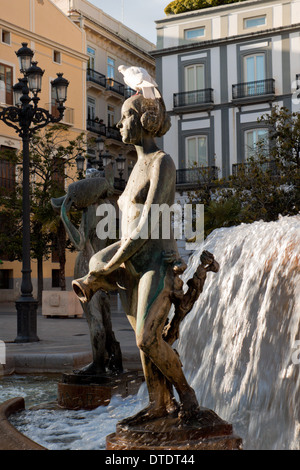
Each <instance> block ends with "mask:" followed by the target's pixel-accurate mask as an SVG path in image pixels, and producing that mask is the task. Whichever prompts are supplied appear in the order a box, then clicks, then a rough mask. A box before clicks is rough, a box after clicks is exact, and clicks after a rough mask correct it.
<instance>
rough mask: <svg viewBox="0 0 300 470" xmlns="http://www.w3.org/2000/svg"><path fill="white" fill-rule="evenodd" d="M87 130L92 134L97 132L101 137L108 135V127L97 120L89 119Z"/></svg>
mask: <svg viewBox="0 0 300 470" xmlns="http://www.w3.org/2000/svg"><path fill="white" fill-rule="evenodd" d="M86 128H87V130H88V131H90V132H95V133H96V134H99V135H106V126H105V124H103V123H101V122H99V121H98V120H95V119H88V120H87V123H86Z"/></svg>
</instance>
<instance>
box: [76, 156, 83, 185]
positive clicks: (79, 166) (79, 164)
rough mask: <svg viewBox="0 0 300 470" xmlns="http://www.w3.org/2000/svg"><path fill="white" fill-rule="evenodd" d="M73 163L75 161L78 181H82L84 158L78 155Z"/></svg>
mask: <svg viewBox="0 0 300 470" xmlns="http://www.w3.org/2000/svg"><path fill="white" fill-rule="evenodd" d="M75 161H76V166H77V171H78V174H79V179H82V178H83V171H84V163H85V158H84V157H83V156H82V155H80V154H79V155H78V156H77V157H76V158H75Z"/></svg>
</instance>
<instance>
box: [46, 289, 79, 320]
mask: <svg viewBox="0 0 300 470" xmlns="http://www.w3.org/2000/svg"><path fill="white" fill-rule="evenodd" d="M42 315H43V316H45V317H47V318H48V317H75V318H77V317H78V318H81V317H82V316H83V310H82V306H81V303H80V301H79V299H78V297H77V295H75V293H74V292H73V291H45V290H43V300H42Z"/></svg>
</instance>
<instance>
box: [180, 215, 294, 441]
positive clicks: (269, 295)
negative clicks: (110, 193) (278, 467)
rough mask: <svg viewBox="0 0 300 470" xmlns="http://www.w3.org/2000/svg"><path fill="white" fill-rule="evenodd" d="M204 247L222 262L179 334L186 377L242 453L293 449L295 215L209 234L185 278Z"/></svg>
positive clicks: (190, 263)
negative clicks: (230, 429) (239, 439)
mask: <svg viewBox="0 0 300 470" xmlns="http://www.w3.org/2000/svg"><path fill="white" fill-rule="evenodd" d="M203 248H205V249H207V250H211V251H213V252H214V254H215V256H216V257H217V258H218V259H220V260H222V263H221V267H220V274H219V275H218V276H217V277H215V278H214V279H211V278H210V279H208V280H207V285H206V286H205V293H204V295H203V296H202V297H200V298H199V300H198V301H197V302H196V303H195V305H194V308H193V311H192V312H191V313H190V314H189V319H188V321H186V323H185V324H184V325H183V326H182V329H181V337H180V342H179V345H178V351H179V352H180V356H181V358H182V361H183V363H184V365H185V371H186V374H187V377H188V379H189V380H190V382H191V385H192V386H193V387H194V388H195V390H197V394H198V395H197V396H198V399H199V401H200V402H202V403H205V406H208V407H209V406H212V405H214V407H215V409H216V411H217V412H218V413H220V414H221V415H222V416H224V419H227V420H230V421H231V422H233V423H234V425H235V429H236V431H237V432H238V433H239V434H240V435H242V436H243V445H244V448H250V449H298V450H299V449H300V444H299V442H300V420H299V416H300V400H299V398H300V360H299V357H300V346H299V345H300V343H299V339H300V216H299V215H298V216H294V217H281V218H279V220H278V221H276V222H269V223H265V222H261V221H260V222H255V223H253V224H251V225H245V224H242V225H240V226H238V227H232V228H224V229H219V230H216V231H214V232H213V233H212V234H211V236H210V237H209V238H208V239H207V241H206V242H205V245H204V247H201V248H199V250H198V251H197V252H195V253H194V255H193V256H192V258H191V259H190V262H189V266H188V269H187V271H186V273H185V276H187V277H188V276H189V274H190V273H191V272H193V270H194V269H195V266H197V262H198V258H199V253H200V251H201V250H202V249H203ZM194 352H196V354H194Z"/></svg>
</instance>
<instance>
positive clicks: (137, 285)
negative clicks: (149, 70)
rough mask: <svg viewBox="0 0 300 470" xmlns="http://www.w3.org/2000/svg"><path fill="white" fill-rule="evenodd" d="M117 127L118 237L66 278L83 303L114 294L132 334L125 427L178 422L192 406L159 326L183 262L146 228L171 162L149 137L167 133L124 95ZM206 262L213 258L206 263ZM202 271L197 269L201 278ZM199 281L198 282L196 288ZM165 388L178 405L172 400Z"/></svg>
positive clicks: (168, 188) (167, 184) (170, 194)
mask: <svg viewBox="0 0 300 470" xmlns="http://www.w3.org/2000/svg"><path fill="white" fill-rule="evenodd" d="M117 127H118V128H119V129H120V133H121V135H122V140H123V142H124V143H127V144H133V145H134V146H135V148H136V152H137V156H138V160H137V163H136V164H135V166H134V168H133V171H132V173H131V175H130V178H129V180H128V183H127V185H126V188H125V190H124V192H123V194H122V195H121V196H120V198H119V200H118V205H119V207H120V209H121V211H122V219H121V229H122V237H121V239H120V240H119V241H117V242H116V243H114V244H112V245H111V246H108V247H107V248H105V249H103V250H101V251H99V252H98V253H96V254H95V255H94V256H93V257H92V258H91V260H90V264H89V273H88V275H87V276H84V277H83V278H81V279H77V280H74V281H73V288H74V291H75V293H76V294H77V295H78V297H79V298H80V299H81V300H82V301H83V302H87V301H89V300H90V299H91V298H92V297H93V295H94V294H95V292H97V291H98V290H99V289H102V290H107V291H109V290H118V291H119V293H120V298H121V301H122V304H123V307H124V309H125V312H126V314H127V317H128V320H129V322H130V323H131V325H132V327H133V329H134V331H135V336H136V343H137V345H138V347H139V349H140V354H141V360H142V366H143V371H144V375H145V380H146V383H147V387H148V393H149V405H148V406H147V408H146V409H144V410H142V411H141V412H140V413H138V415H136V416H135V417H132V418H128V420H127V422H128V423H133V424H136V423H138V422H142V421H143V420H151V419H156V418H161V417H166V416H168V415H169V416H170V415H171V414H172V415H173V414H174V413H176V414H177V415H180V416H181V417H182V419H184V417H188V416H192V415H194V414H195V413H197V410H198V408H199V407H198V402H197V399H196V395H195V392H194V390H193V389H192V388H191V387H190V385H189V384H188V382H187V380H186V378H185V376H184V373H183V370H182V365H181V362H180V359H179V356H178V354H177V352H176V351H175V350H174V349H173V348H172V347H171V344H170V342H169V341H167V336H168V334H167V335H165V325H166V322H167V319H168V314H169V311H170V307H171V305H172V303H174V299H175V297H176V298H177V300H178V299H180V298H181V297H182V296H183V291H182V284H183V283H182V281H181V280H180V279H179V274H181V273H182V272H183V271H184V270H185V268H186V265H184V263H183V261H182V260H181V259H180V257H179V254H178V250H177V244H176V241H175V240H174V237H173V235H172V230H170V233H171V235H170V237H169V238H167V239H166V238H163V237H162V236H161V235H159V237H157V236H156V237H152V236H151V233H153V230H155V232H156V233H158V232H157V227H153V224H152V226H151V207H152V206H153V204H158V205H162V204H166V205H168V206H169V207H170V206H172V204H173V203H174V198H175V182H176V169H175V165H174V162H173V160H172V158H171V157H170V155H168V154H166V153H165V152H163V151H161V150H160V149H159V148H158V147H157V145H156V142H155V137H159V136H162V135H164V134H165V133H166V132H167V131H168V129H169V128H170V119H169V117H168V115H167V112H166V109H165V105H164V102H163V100H162V98H160V99H146V98H144V97H143V96H142V95H134V96H132V97H131V98H129V99H128V100H127V101H125V103H124V105H123V108H122V117H121V120H120V122H119V123H118V125H117ZM141 206H142V207H143V210H142V211H141ZM157 223H158V225H159V227H158V228H159V230H160V232H159V233H161V230H162V226H161V225H162V220H161V219H158V220H157ZM170 223H171V221H170ZM145 233H146V234H148V236H145ZM141 235H142V236H141ZM211 262H213V259H210V261H209V263H208V264H210V263H211ZM210 270H212V269H210ZM204 271H205V268H202V271H201V273H202V274H201V276H202V278H203V279H204V278H205V273H204ZM201 276H200V277H201ZM204 280H205V279H204ZM203 283H204V281H203V282H202V284H201V282H200V281H199V282H198V284H199V285H200V284H201V286H203ZM201 288H202V287H201ZM176 294H177V295H176ZM179 303H180V302H179ZM171 330H172V328H171ZM175 336H176V335H175ZM173 386H174V387H175V389H176V390H177V392H178V395H179V399H180V405H178V404H177V403H176V401H175V399H174V396H173V392H172V389H173ZM125 421H126V420H125ZM123 422H124V421H123Z"/></svg>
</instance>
